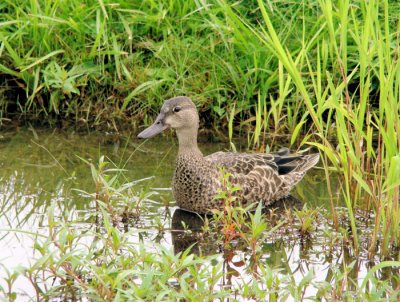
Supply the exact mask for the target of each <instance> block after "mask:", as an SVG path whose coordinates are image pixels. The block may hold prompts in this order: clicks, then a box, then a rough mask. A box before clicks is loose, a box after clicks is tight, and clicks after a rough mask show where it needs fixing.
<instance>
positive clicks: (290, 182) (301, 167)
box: [281, 153, 319, 191]
mask: <svg viewBox="0 0 400 302" xmlns="http://www.w3.org/2000/svg"><path fill="white" fill-rule="evenodd" d="M318 161H319V154H318V153H315V154H308V155H302V156H300V157H299V158H297V159H296V160H294V161H292V162H290V163H288V165H290V167H291V168H292V169H290V172H288V173H287V174H284V175H282V176H281V177H282V179H283V180H284V182H285V184H286V188H287V189H288V191H290V190H291V189H292V188H293V187H294V186H295V185H297V183H299V182H300V180H301V179H302V178H303V177H304V175H305V174H306V172H307V171H308V170H309V169H311V168H312V167H314V166H315V165H316V164H317V163H318ZM284 166H285V164H284V165H283V167H284ZM293 166H294V167H293Z"/></svg>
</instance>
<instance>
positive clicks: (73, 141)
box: [0, 129, 398, 297]
mask: <svg viewBox="0 0 400 302" xmlns="http://www.w3.org/2000/svg"><path fill="white" fill-rule="evenodd" d="M226 147H227V146H226V145H224V144H207V143H202V144H201V149H202V150H203V151H204V153H205V154H209V153H212V152H215V151H217V150H223V149H225V148H226ZM176 151H177V145H176V141H175V139H173V138H172V137H169V138H166V137H161V136H160V137H158V138H154V139H152V140H148V141H145V142H144V141H139V140H137V139H136V138H134V137H129V136H123V137H119V136H116V135H112V134H105V133H92V134H77V133H74V132H62V131H59V130H54V131H48V130H36V131H35V130H23V129H19V130H18V131H13V132H3V133H2V134H1V135H0V167H1V169H0V180H1V181H0V198H1V200H0V250H1V251H2V252H1V256H0V263H1V265H2V267H0V275H1V274H2V273H3V274H4V272H5V270H4V268H7V269H8V270H9V271H12V270H15V269H18V267H20V266H29V264H30V263H31V262H32V259H33V258H34V257H36V256H37V255H35V254H34V253H33V249H32V246H33V240H32V234H33V233H38V234H43V235H45V236H47V235H46V234H47V228H48V217H47V212H48V210H49V208H50V207H54V209H55V213H56V216H59V218H60V220H61V219H65V218H62V217H65V216H67V218H68V219H69V220H71V221H72V220H73V221H79V223H77V228H90V227H91V225H92V222H91V220H90V219H87V217H89V216H88V214H90V213H94V211H95V208H94V204H93V202H92V201H91V200H90V199H88V198H84V197H83V195H84V194H82V191H86V192H94V191H95V184H94V181H93V177H92V173H91V170H90V167H89V165H88V162H92V163H94V164H96V163H97V162H98V160H99V158H100V156H102V155H104V156H105V157H106V160H108V161H109V162H111V163H114V164H115V166H117V167H119V168H124V169H125V170H126V171H125V172H124V175H125V177H126V182H130V181H132V180H139V179H143V178H147V177H150V176H154V177H152V178H151V179H147V180H144V181H142V182H140V183H139V184H137V185H136V186H134V190H135V192H136V193H137V194H139V193H140V192H142V191H144V190H146V188H151V191H154V192H156V194H154V195H152V196H149V197H147V198H145V199H144V201H143V206H144V207H145V208H146V211H142V212H141V214H140V217H136V218H132V219H130V220H129V221H128V222H125V224H121V225H123V226H121V227H126V228H131V229H132V228H138V229H141V230H142V231H143V232H141V235H140V236H142V237H143V236H145V237H146V238H148V240H146V241H145V242H148V245H149V248H150V249H151V244H152V243H154V242H156V243H161V244H162V245H165V246H168V247H172V248H173V249H174V251H175V252H179V251H182V250H183V249H185V248H187V247H189V246H190V245H192V244H195V245H194V247H193V252H194V253H199V254H200V253H201V254H216V253H221V248H222V247H221V243H220V242H218V241H217V240H215V238H214V237H213V235H212V232H211V234H205V233H204V232H201V227H202V225H203V221H202V220H201V219H200V218H198V217H197V216H196V215H193V214H191V213H187V212H185V211H182V210H179V209H178V208H177V207H176V206H175V203H174V201H173V197H172V194H171V190H170V184H171V177H172V173H173V169H174V158H175V155H176ZM111 167H112V165H111ZM332 188H333V194H334V196H333V197H334V198H335V200H336V197H337V196H339V195H340V188H339V187H338V186H336V185H335V184H334V183H333V187H332ZM76 189H79V190H76ZM293 195H294V196H295V197H296V198H297V199H298V200H295V201H293V200H289V201H288V202H287V204H286V207H289V208H290V207H294V206H296V207H298V208H301V207H302V206H303V203H304V202H306V203H307V205H308V207H309V208H310V209H314V208H317V209H318V211H319V212H321V214H324V215H316V217H317V218H316V219H315V221H314V222H313V227H314V230H313V232H312V233H311V236H309V237H307V238H304V237H301V236H300V235H299V232H298V224H296V223H293V224H288V225H286V226H284V227H282V228H280V229H279V231H278V232H275V233H273V235H271V236H270V237H269V238H268V240H267V241H266V242H264V243H263V245H262V251H263V256H262V261H265V262H267V263H268V264H270V265H271V266H272V267H274V268H279V269H281V272H282V273H291V274H292V275H293V277H294V278H295V280H301V279H302V278H303V277H304V276H305V275H306V274H307V273H308V272H309V271H310V270H313V271H314V272H316V278H317V279H316V280H317V281H324V280H325V281H328V282H329V279H330V278H331V276H332V274H333V273H334V271H333V267H334V266H336V267H347V266H349V265H350V264H351V265H354V266H355V267H356V268H357V269H356V270H352V273H351V274H352V275H351V276H350V277H352V278H353V279H354V280H359V282H361V280H362V279H363V278H364V277H365V275H366V273H367V270H368V269H369V268H370V267H371V266H372V265H374V264H375V263H377V262H379V259H378V258H376V259H373V260H367V257H366V250H367V248H368V241H367V239H366V238H367V237H368V236H367V234H368V233H369V232H370V228H369V220H368V219H359V220H358V223H359V229H360V240H361V244H362V245H363V246H364V247H365V248H364V249H363V250H362V251H361V253H360V255H359V256H358V257H355V255H354V254H353V252H352V249H351V248H350V244H348V245H346V244H343V241H338V240H337V238H339V237H340V238H341V235H340V234H338V232H336V231H334V230H333V229H332V226H331V222H330V220H329V218H324V217H329V208H330V204H329V200H330V198H329V195H328V191H327V185H326V181H325V179H324V173H323V171H322V170H320V169H313V170H311V171H310V172H309V173H308V175H307V176H306V177H305V178H304V180H303V181H302V182H301V183H300V184H299V185H298V186H297V187H296V189H295V190H294V192H293ZM336 203H337V204H336V206H337V207H338V209H339V210H340V208H341V206H342V205H341V204H340V202H336ZM271 211H272V209H271ZM266 212H269V210H268V209H267V210H266ZM340 212H341V213H342V216H341V219H342V220H341V224H342V226H343V227H344V228H346V227H348V221H347V220H346V211H345V210H341V211H340ZM273 213H275V215H278V216H279V215H284V213H285V207H284V206H281V207H279V208H277V209H275V210H273ZM270 215H271V219H274V217H277V216H274V215H273V214H270ZM182 221H183V222H184V225H185V226H186V228H189V229H191V230H192V232H190V233H188V232H183V231H182V229H183V224H182ZM16 230H18V231H16ZM160 230H161V231H160ZM140 236H139V235H138V236H137V237H133V238H132V240H140V239H139V237H140ZM232 252H233V258H232V255H230V257H231V258H232V259H235V261H233V262H231V263H230V264H229V269H230V270H231V271H236V273H237V274H232V276H233V279H235V275H240V278H243V276H244V272H242V270H243V268H242V267H240V266H238V267H235V265H234V264H233V263H239V262H240V261H242V260H243V261H245V260H246V257H247V256H248V250H247V247H243V246H241V244H240V242H238V243H237V245H236V247H235V249H234V250H233V251H232ZM225 256H226V255H225ZM221 257H222V258H224V255H223V254H222V253H221ZM396 274H398V271H395V270H386V271H380V272H379V275H378V277H381V278H383V277H384V278H386V279H390V278H393V276H396ZM240 278H238V280H241V279H240ZM244 278H249V277H244ZM231 281H232V280H231ZM238 282H239V281H238ZM0 286H4V282H3V283H2V281H1V278H0ZM14 286H16V287H17V288H18V291H19V292H20V293H25V295H26V297H28V296H32V295H33V293H34V292H33V288H32V286H31V285H30V284H29V283H28V282H27V281H26V280H22V279H18V280H17V282H16V284H15V285H14ZM313 294H315V289H313V288H312V287H310V288H309V289H308V290H307V295H313Z"/></svg>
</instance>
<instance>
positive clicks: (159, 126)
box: [138, 114, 168, 138]
mask: <svg viewBox="0 0 400 302" xmlns="http://www.w3.org/2000/svg"><path fill="white" fill-rule="evenodd" d="M163 119H164V116H162V115H161V114H159V115H158V116H157V119H156V121H155V122H154V124H153V125H151V126H150V127H148V128H146V129H144V130H143V131H142V132H140V133H139V134H138V138H151V137H153V136H155V135H157V134H158V133H161V132H163V131H164V130H165V129H167V128H168V126H167V125H164V123H163Z"/></svg>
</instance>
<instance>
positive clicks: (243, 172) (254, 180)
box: [138, 96, 319, 214]
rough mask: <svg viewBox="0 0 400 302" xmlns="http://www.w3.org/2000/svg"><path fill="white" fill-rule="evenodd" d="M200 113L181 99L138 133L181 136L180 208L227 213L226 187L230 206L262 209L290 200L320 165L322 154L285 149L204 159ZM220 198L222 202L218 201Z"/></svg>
mask: <svg viewBox="0 0 400 302" xmlns="http://www.w3.org/2000/svg"><path fill="white" fill-rule="evenodd" d="M199 120H200V119H199V113H198V110H197V108H196V105H195V104H194V103H193V101H192V100H191V99H190V98H189V97H186V96H177V97H174V98H171V99H167V100H166V101H164V104H163V105H162V107H161V110H160V113H159V114H158V116H157V117H156V119H155V121H154V123H153V124H152V125H150V126H149V127H148V128H146V129H144V130H143V131H142V132H140V133H139V134H138V138H140V139H149V138H152V137H154V136H155V135H157V134H159V133H161V132H163V131H165V130H167V129H174V130H175V132H176V135H177V137H178V145H179V146H178V154H177V158H176V167H175V171H174V175H173V181H172V192H173V196H174V199H175V201H176V204H177V206H178V207H180V208H181V209H184V210H186V211H190V212H195V213H199V214H212V213H215V211H221V210H223V209H224V207H225V206H226V205H225V201H224V199H223V198H221V192H223V191H224V190H225V191H226V189H227V183H229V184H230V185H231V186H232V187H234V188H236V189H234V190H232V192H231V193H232V194H231V197H230V198H231V199H232V200H231V202H233V203H234V205H237V206H241V207H243V208H252V206H253V205H254V206H255V205H258V204H259V203H260V202H261V203H262V205H263V206H268V205H271V204H272V203H274V202H276V201H278V200H281V199H283V198H285V197H287V196H288V195H289V194H290V191H291V190H292V189H293V187H294V186H295V185H296V184H298V183H299V182H300V180H301V179H302V178H303V176H304V175H305V174H306V172H307V171H308V170H309V169H311V168H312V167H314V166H315V165H316V164H317V163H318V161H319V153H314V154H296V153H294V154H293V153H290V151H289V149H287V148H283V149H281V150H279V151H277V152H271V153H237V152H224V151H219V152H216V153H212V154H210V155H207V156H204V155H203V153H202V152H201V151H200V149H199V147H198V144H197V136H198V130H199ZM218 196H219V197H218Z"/></svg>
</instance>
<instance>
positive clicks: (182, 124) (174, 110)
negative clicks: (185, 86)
mask: <svg viewBox="0 0 400 302" xmlns="http://www.w3.org/2000/svg"><path fill="white" fill-rule="evenodd" d="M168 128H173V129H176V131H177V134H178V137H179V135H180V133H181V134H183V133H187V132H189V133H194V134H195V135H197V129H198V128H199V115H198V113H197V109H196V106H195V105H194V103H193V102H192V100H191V99H189V98H188V97H185V96H178V97H174V98H172V99H169V100H166V101H165V102H164V105H163V106H162V107H161V111H160V114H159V115H158V116H157V118H156V120H155V122H154V123H153V124H152V125H151V126H150V127H148V128H146V129H145V130H143V131H142V132H140V133H139V135H138V138H150V137H153V136H155V135H157V134H159V133H160V132H162V131H164V130H166V129H168Z"/></svg>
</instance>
